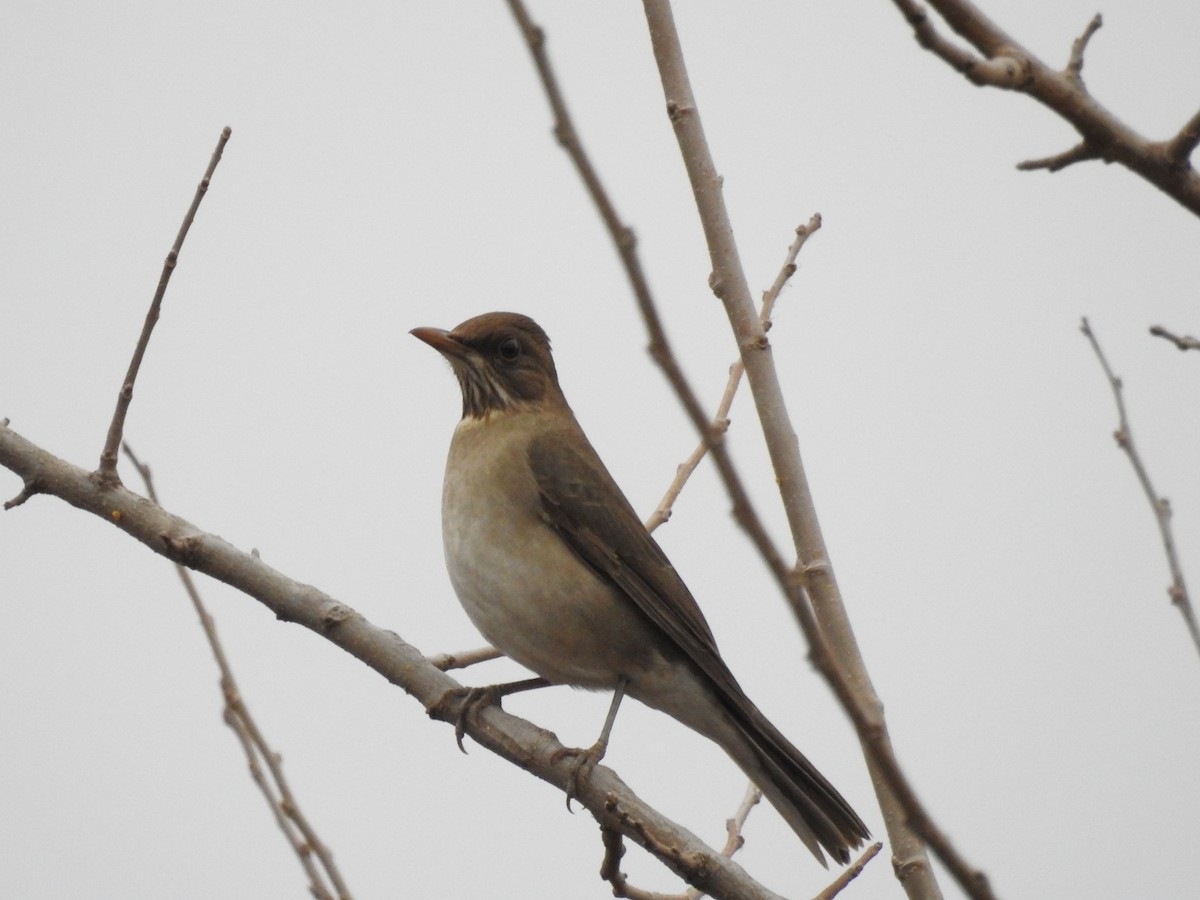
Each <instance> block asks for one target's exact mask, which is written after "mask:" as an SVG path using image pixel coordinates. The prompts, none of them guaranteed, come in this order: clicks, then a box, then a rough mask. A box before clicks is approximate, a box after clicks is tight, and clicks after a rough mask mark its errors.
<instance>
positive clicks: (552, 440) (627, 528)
mask: <svg viewBox="0 0 1200 900" xmlns="http://www.w3.org/2000/svg"><path fill="white" fill-rule="evenodd" d="M563 427H564V430H565V429H567V428H570V430H571V431H574V432H575V434H574V435H570V437H571V438H572V440H564V439H563V438H564V435H563V434H562V433H561V432H560V433H553V432H551V433H547V434H543V435H541V436H539V437H537V438H535V439H534V440H533V441H532V442H531V443H530V446H529V462H530V467H531V468H532V470H533V473H534V478H535V479H536V480H537V484H538V489H539V491H540V492H541V497H542V511H543V513H544V515H545V517H546V520H547V521H548V522H549V524H550V525H551V526H552V527H553V528H554V529H555V530H556V531H558V533H559V534H560V535H561V536H562V538H563V540H565V541H566V542H567V544H568V545H569V546H570V547H571V549H572V550H574V551H575V553H576V554H577V555H578V556H579V557H580V559H582V560H583V561H584V562H585V563H587V565H589V566H590V567H591V568H592V569H593V570H594V571H595V572H597V573H598V574H599V575H600V576H601V577H602V578H604V579H605V580H607V581H608V582H610V583H611V584H612V585H613V586H615V587H616V588H618V589H619V590H620V591H621V593H622V594H624V595H625V596H626V597H628V598H629V600H630V601H631V602H632V603H633V604H634V605H635V606H636V607H637V608H638V609H639V610H641V612H642V613H643V614H644V615H645V616H646V618H648V619H649V620H650V621H651V622H653V623H654V625H656V626H657V627H658V629H659V630H660V631H662V633H663V634H664V635H665V636H666V637H667V638H668V639H669V640H670V642H671V643H672V644H674V645H675V646H676V647H677V648H678V649H679V650H680V651H681V652H682V654H683V655H684V656H685V657H686V658H687V659H688V660H690V661H691V662H692V664H693V665H695V666H696V667H697V668H699V669H700V670H701V671H703V672H704V673H705V674H706V675H708V676H709V677H710V678H712V679H713V681H715V682H717V684H718V686H719V688H721V689H723V690H722V691H721V692H722V693H725V694H730V695H731V696H727V697H726V698H725V699H726V700H727V701H728V700H730V699H733V697H738V698H740V697H742V696H743V695H742V692H741V689H740V688H739V687H738V685H737V682H736V681H734V678H733V675H732V674H731V673H730V671H729V669H728V667H727V666H726V665H725V663H724V661H723V660H722V659H721V657H720V654H719V653H718V651H717V643H716V640H715V639H714V638H713V634H712V631H711V629H709V627H708V622H706V621H705V619H704V614H703V613H702V612H701V611H700V607H699V606H698V605H697V604H696V601H695V599H694V598H693V597H692V595H691V592H690V591H689V590H688V589H687V585H685V584H684V583H683V579H681V578H680V577H679V574H678V573H677V572H676V571H675V568H674V566H672V565H671V563H670V561H669V560H668V559H667V557H666V555H665V554H664V553H663V552H662V550H661V549H660V548H659V546H658V544H657V543H656V542H655V541H654V539H653V538H652V537H651V536H650V534H649V532H647V531H646V529H645V527H644V526H643V525H642V523H641V520H640V519H639V518H638V516H637V513H636V512H634V510H633V507H632V506H630V504H629V501H628V500H626V499H625V495H624V494H623V493H621V489H620V488H619V487H617V484H616V482H615V481H613V478H612V476H611V475H610V474H609V473H608V470H607V469H606V468H605V467H604V463H603V462H601V461H600V457H599V456H598V455H597V454H596V452H595V450H593V449H592V447H591V445H590V444H588V443H587V440H586V438H584V437H583V433H582V431H579V430H578V425H576V424H575V423H574V422H573V421H570V422H568V421H564V423H563ZM579 438H582V440H579Z"/></svg>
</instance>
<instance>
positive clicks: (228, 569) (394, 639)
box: [0, 427, 774, 898]
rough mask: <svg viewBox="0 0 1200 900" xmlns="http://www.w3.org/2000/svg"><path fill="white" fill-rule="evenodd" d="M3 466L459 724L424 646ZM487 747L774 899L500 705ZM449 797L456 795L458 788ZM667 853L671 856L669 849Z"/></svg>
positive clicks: (44, 477)
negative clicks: (579, 776) (581, 768)
mask: <svg viewBox="0 0 1200 900" xmlns="http://www.w3.org/2000/svg"><path fill="white" fill-rule="evenodd" d="M0 466H4V467H5V468H8V469H10V470H11V471H12V472H14V473H15V474H16V475H17V476H19V477H20V478H21V479H23V480H24V482H25V483H26V484H29V483H30V482H33V483H37V484H40V485H42V486H43V489H42V491H41V492H42V493H44V494H52V495H53V496H55V497H58V498H60V499H62V500H64V501H66V502H67V503H69V504H71V505H72V506H74V507H77V508H79V509H82V510H84V511H86V512H89V513H92V514H93V515H96V516H99V517H100V518H101V519H103V520H104V521H106V522H108V523H110V524H112V525H115V526H116V527H118V528H120V529H121V530H122V531H124V532H126V533H127V534H129V535H130V536H132V537H133V538H135V539H137V540H139V541H141V542H142V543H143V544H145V545H146V546H147V547H149V548H150V549H151V550H153V551H154V552H155V553H158V554H160V555H162V556H165V557H167V558H168V559H170V560H172V561H174V562H178V563H180V564H182V565H185V566H187V567H188V568H189V569H192V570H194V571H197V572H203V573H204V574H206V575H209V576H211V577H213V578H215V579H217V580H218V581H222V582H224V583H225V584H228V585H230V586H231V587H233V588H235V589H236V590H239V591H241V592H243V593H245V594H248V595H249V596H251V597H254V598H255V599H256V600H258V601H259V602H261V603H262V604H263V605H264V606H266V607H267V608H268V609H269V610H271V612H272V613H273V614H274V615H275V617H276V618H278V619H280V620H282V621H284V622H296V623H298V624H300V625H303V626H304V627H305V628H308V629H309V630H311V631H313V632H315V633H316V634H318V635H320V636H321V637H323V638H325V639H326V640H328V641H330V642H331V643H333V644H335V645H337V646H338V647H340V648H342V649H343V650H345V651H346V652H347V653H349V654H350V655H352V656H354V657H355V658H356V659H358V660H360V661H362V662H363V663H365V664H366V665H368V666H370V667H371V668H372V669H374V670H375V671H377V672H378V673H379V674H381V675H382V676H383V677H384V678H386V679H387V680H388V681H390V682H391V683H392V684H395V685H397V686H398V687H400V688H402V689H403V690H404V691H406V692H407V693H409V694H411V695H412V696H413V697H415V698H416V699H417V700H419V701H420V702H421V703H422V705H423V706H424V707H425V709H426V711H430V712H433V711H436V712H437V716H438V718H439V719H441V720H442V721H446V722H451V723H454V722H455V721H456V720H457V715H458V705H457V704H454V703H439V701H441V700H443V698H445V697H446V696H447V694H450V693H453V692H455V691H459V692H461V689H462V685H460V684H459V683H458V682H457V681H455V680H454V679H453V678H451V677H450V676H449V675H447V674H445V673H444V672H441V671H439V670H438V669H436V668H435V667H434V666H432V665H430V664H429V662H428V661H427V660H426V659H425V656H424V655H423V654H422V653H421V651H420V650H418V649H417V648H416V647H414V646H412V645H411V644H409V643H407V642H406V641H405V640H404V639H403V638H401V637H400V636H399V635H397V634H396V633H395V632H393V631H390V630H387V629H384V628H380V627H379V626H377V625H373V624H372V623H370V622H369V621H367V619H366V618H364V617H363V616H362V614H361V613H359V612H357V611H356V610H354V609H352V608H351V607H349V606H347V605H346V604H344V603H340V602H339V601H337V600H335V599H334V598H333V597H331V596H330V595H328V594H326V593H324V592H323V591H321V590H319V589H317V588H315V587H313V586H312V585H308V584H303V583H301V582H298V581H296V580H294V579H292V578H289V577H288V576H287V575H284V574H283V573H282V572H279V571H277V570H276V569H273V568H271V567H270V566H268V565H267V564H266V563H264V562H263V561H262V560H261V559H259V558H258V557H257V555H255V554H254V553H246V552H243V551H241V550H239V549H237V548H236V547H234V546H233V545H231V544H229V543H227V542H226V541H224V540H222V539H221V538H219V537H216V536H215V535H212V534H209V533H206V532H204V531H202V530H200V529H199V528H197V527H196V526H195V525H193V524H192V523H190V522H188V521H186V520H185V519H181V518H179V517H178V516H174V515H172V514H171V513H168V512H167V511H166V510H164V509H163V508H162V507H160V506H158V505H156V504H154V503H152V502H150V501H149V500H147V499H146V498H144V497H141V496H139V495H137V494H135V493H133V492H132V491H130V490H128V489H127V488H125V487H123V486H122V485H120V484H115V485H111V486H102V485H100V484H97V483H96V480H95V479H93V478H92V476H91V473H89V472H86V471H85V470H83V469H81V468H79V467H78V466H73V465H71V464H70V463H68V462H65V461H64V460H61V459H59V458H57V457H55V456H54V455H52V454H50V453H48V452H47V451H45V450H43V449H42V448H40V447H38V446H36V445H35V444H33V443H31V442H30V441H28V440H26V439H25V438H23V437H21V436H20V435H19V434H17V433H16V432H15V431H13V430H12V429H11V428H8V427H0ZM466 730H467V733H469V734H470V735H471V737H472V738H473V739H474V740H475V741H476V743H478V744H479V745H480V746H481V747H485V748H486V749H488V750H490V751H492V752H493V753H495V754H497V755H498V756H500V757H503V758H504V759H506V760H508V761H509V762H512V763H514V764H515V765H518V766H520V767H521V768H522V769H525V770H526V771H528V772H530V773H531V774H533V775H534V776H535V777H537V778H540V779H541V780H543V781H545V782H547V783H548V784H552V785H554V786H555V787H557V788H558V789H559V790H561V791H563V792H564V793H565V792H566V791H567V789H568V788H571V787H575V788H577V791H576V794H575V799H576V800H578V801H579V802H580V803H581V804H582V805H583V806H585V807H586V808H587V809H588V810H589V811H590V812H591V814H592V815H593V816H594V817H595V818H596V820H597V821H598V822H599V823H600V824H602V825H608V826H610V827H613V828H617V829H619V830H620V831H621V833H622V834H624V835H625V836H626V837H628V838H630V839H631V840H633V841H634V842H635V843H638V844H640V845H641V846H643V847H646V848H647V849H648V850H650V852H651V853H654V854H656V855H658V857H659V858H660V859H661V860H662V861H663V862H664V863H665V864H666V865H667V867H668V868H670V869H671V870H672V871H674V872H675V873H676V874H677V875H679V877H681V878H683V879H684V880H686V881H688V882H689V883H691V884H695V885H696V886H697V887H700V888H701V889H702V890H704V891H705V892H707V893H708V894H710V895H711V896H713V897H717V898H726V897H728V898H734V897H737V898H742V897H771V896H774V895H772V894H771V893H770V892H769V891H767V890H766V889H765V888H763V887H762V886H761V885H759V884H758V883H757V882H755V881H754V880H753V879H752V878H750V876H749V875H747V874H746V872H745V871H744V870H743V869H742V868H741V867H740V866H739V865H738V864H737V863H735V862H733V861H731V860H727V859H724V858H723V857H722V856H721V855H720V854H719V853H717V852H716V851H715V850H713V849H712V848H711V847H708V846H707V845H705V844H704V842H702V841H701V840H700V839H699V838H697V837H696V836H695V835H693V834H692V833H691V832H689V831H688V830H687V829H685V828H683V827H682V826H680V825H678V824H676V823H674V822H672V821H671V820H669V819H667V818H666V817H665V816H663V815H662V814H661V813H659V812H658V811H657V810H655V809H653V808H652V807H650V806H649V805H647V804H646V803H644V802H643V801H642V800H641V799H639V798H638V797H637V795H636V794H634V793H633V791H631V790H630V789H629V788H628V787H627V786H626V785H625V784H624V783H623V782H622V781H621V779H620V778H618V777H617V775H616V773H615V772H613V771H612V770H611V769H609V768H607V767H606V766H602V765H598V766H596V767H595V768H594V769H592V770H591V774H590V776H589V777H588V778H586V779H583V780H580V781H576V780H575V775H576V768H577V767H576V766H575V763H574V761H573V760H572V759H571V758H570V754H568V753H565V752H564V748H563V746H562V744H561V743H559V741H558V739H557V738H556V737H555V736H554V735H553V734H551V733H550V732H548V731H545V730H544V729H542V728H538V727H537V726H536V725H534V724H532V723H530V722H527V721H525V720H524V719H521V718H518V717H517V716H513V715H509V714H508V713H506V712H505V711H504V710H503V709H501V708H499V707H498V706H495V705H490V706H486V707H483V708H481V709H479V710H478V712H477V714H476V715H472V716H470V717H469V720H468V721H467V723H466ZM448 789H449V788H448ZM664 848H665V849H664Z"/></svg>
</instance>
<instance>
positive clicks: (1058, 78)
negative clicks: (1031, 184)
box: [892, 0, 1200, 215]
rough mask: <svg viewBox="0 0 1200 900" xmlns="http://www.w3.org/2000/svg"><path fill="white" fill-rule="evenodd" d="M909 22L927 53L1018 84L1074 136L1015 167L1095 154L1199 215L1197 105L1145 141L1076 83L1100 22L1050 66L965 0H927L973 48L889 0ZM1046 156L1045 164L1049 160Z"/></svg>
mask: <svg viewBox="0 0 1200 900" xmlns="http://www.w3.org/2000/svg"><path fill="white" fill-rule="evenodd" d="M892 2H893V3H894V4H895V6H896V8H897V9H898V10H900V13H901V15H903V16H904V19H905V21H907V22H908V23H909V25H910V26H912V29H913V35H914V37H915V38H916V40H917V43H918V44H920V46H922V47H924V48H925V49H926V50H929V51H930V52H932V53H934V54H935V55H936V56H938V57H939V58H940V59H942V60H943V61H945V62H946V63H947V64H948V65H949V66H951V67H952V68H953V69H954V70H955V71H957V72H960V73H961V74H962V75H964V76H965V77H966V78H967V79H968V80H970V81H971V82H972V83H973V84H976V85H980V86H990V87H999V88H1004V89H1008V90H1016V91H1020V92H1021V93H1023V94H1027V95H1029V96H1030V97H1032V98H1033V99H1035V100H1037V101H1038V102H1039V103H1041V104H1043V105H1044V106H1047V107H1049V108H1050V109H1051V110H1053V111H1054V112H1055V113H1056V114H1057V115H1059V116H1060V117H1061V118H1063V119H1065V120H1066V121H1067V122H1069V123H1070V124H1071V125H1072V126H1073V127H1074V128H1075V130H1076V131H1078V132H1079V135H1080V137H1081V138H1082V144H1081V146H1079V147H1075V148H1073V149H1071V150H1068V151H1065V152H1063V153H1058V154H1055V155H1053V156H1049V157H1045V158H1043V159H1039V160H1030V161H1026V162H1024V163H1022V164H1020V165H1019V166H1018V168H1019V169H1022V170H1026V171H1028V170H1032V169H1046V170H1047V171H1050V172H1056V171H1059V170H1060V169H1063V168H1065V167H1066V166H1067V165H1070V164H1071V163H1075V162H1082V161H1084V160H1090V159H1103V160H1104V161H1105V162H1115V163H1119V164H1120V165H1122V166H1125V167H1126V168H1127V169H1129V170H1130V171H1132V172H1134V173H1136V174H1137V175H1140V176H1141V177H1142V178H1144V179H1145V180H1146V181H1149V182H1150V183H1151V184H1153V185H1154V186H1155V187H1157V188H1158V189H1159V190H1161V191H1163V192H1164V193H1165V194H1167V195H1168V196H1170V197H1171V198H1173V199H1174V200H1175V201H1176V202H1177V203H1179V204H1180V205H1181V206H1183V207H1184V208H1186V209H1188V210H1191V212H1193V213H1196V214H1197V215H1200V174H1197V172H1196V171H1195V169H1193V168H1192V166H1191V165H1190V164H1189V162H1188V158H1189V157H1190V156H1191V154H1192V152H1193V151H1194V150H1195V149H1196V146H1197V145H1198V144H1200V113H1196V114H1195V115H1194V116H1192V118H1191V119H1190V120H1189V121H1188V122H1187V123H1186V124H1185V125H1184V126H1183V127H1182V128H1181V129H1180V131H1179V133H1178V134H1176V135H1175V136H1174V137H1172V138H1170V139H1168V140H1166V141H1151V140H1148V139H1147V138H1145V137H1143V136H1142V135H1140V134H1138V133H1137V132H1136V131H1134V130H1133V129H1132V128H1130V127H1129V126H1128V125H1126V124H1125V123H1124V122H1123V121H1122V120H1120V119H1119V118H1117V117H1116V116H1115V115H1114V114H1113V113H1112V112H1110V111H1109V110H1108V109H1106V108H1105V107H1104V106H1103V105H1102V104H1101V103H1100V102H1099V101H1098V100H1096V98H1095V97H1093V96H1092V95H1091V93H1090V92H1089V91H1088V90H1087V88H1086V87H1085V86H1084V84H1083V79H1082V77H1081V75H1080V73H1081V72H1082V70H1083V54H1084V50H1085V49H1086V47H1087V44H1088V42H1089V41H1090V40H1091V38H1092V36H1093V35H1094V34H1095V33H1096V31H1097V29H1099V28H1100V25H1101V19H1100V17H1099V16H1096V17H1094V18H1093V19H1092V20H1091V21H1090V22H1089V23H1088V25H1087V27H1086V28H1085V29H1084V31H1083V33H1082V34H1081V35H1080V36H1079V37H1078V38H1077V39H1076V40H1075V42H1074V44H1073V46H1072V49H1071V53H1070V57H1069V59H1068V62H1067V65H1066V67H1065V68H1064V69H1062V70H1056V69H1052V68H1051V67H1050V66H1048V65H1046V64H1045V63H1044V62H1042V60H1040V59H1039V58H1038V57H1037V56H1035V55H1034V54H1033V53H1031V52H1030V51H1029V50H1027V49H1026V48H1025V47H1024V46H1022V45H1021V44H1020V43H1019V42H1018V41H1016V40H1014V39H1013V38H1012V37H1011V36H1009V35H1008V34H1006V33H1005V32H1004V30H1003V29H1001V28H1000V26H998V25H997V24H996V23H995V22H993V21H991V20H990V19H989V18H988V17H987V16H985V15H984V14H983V13H982V12H981V11H980V10H979V9H978V8H977V7H976V6H975V5H974V4H973V3H971V2H970V0H927V2H928V3H929V5H930V6H931V7H933V9H935V10H936V11H937V13H938V15H939V16H940V17H941V19H942V21H943V22H945V24H946V25H948V26H949V27H950V29H951V30H952V31H954V32H955V34H957V35H958V36H959V37H961V38H962V39H963V40H965V41H966V42H967V43H968V44H970V45H971V46H972V47H973V48H974V52H972V51H971V50H967V49H965V48H963V47H961V46H960V45H958V44H956V43H954V42H952V41H949V40H947V39H945V38H943V37H942V36H941V35H940V34H939V33H938V30H937V27H936V25H935V24H934V22H933V21H932V19H931V18H930V15H929V12H928V11H927V10H926V8H925V7H924V6H922V5H921V4H920V3H918V2H917V0H892ZM1052 163H1053V164H1052Z"/></svg>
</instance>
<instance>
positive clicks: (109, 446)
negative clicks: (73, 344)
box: [97, 126, 233, 484]
mask: <svg viewBox="0 0 1200 900" xmlns="http://www.w3.org/2000/svg"><path fill="white" fill-rule="evenodd" d="M231 134H233V132H232V131H230V129H229V127H228V126H226V127H225V128H223V129H222V130H221V137H220V138H219V139H218V140H217V148H216V149H215V150H214V151H213V155H212V158H211V159H209V161H208V168H207V169H206V170H205V172H204V177H203V178H201V179H200V183H199V184H198V185H196V193H195V195H194V196H193V197H192V205H191V206H189V207H188V211H187V213H186V214H185V215H184V217H183V224H182V225H180V226H179V233H178V234H177V235H175V243H174V244H172V245H171V250H170V252H169V253H168V254H167V258H166V259H165V260H164V261H163V267H162V274H161V275H159V276H158V287H157V289H156V290H155V291H154V298H153V299H152V300H151V301H150V309H149V310H148V311H147V312H146V321H145V322H144V323H143V325H142V333H141V336H140V337H138V342H137V345H136V346H135V347H134V348H133V358H132V359H131V360H129V369H128V371H127V372H126V373H125V380H124V381H122V382H121V390H120V391H119V392H118V393H117V408H116V409H115V410H114V411H113V417H112V422H111V423H109V426H108V437H107V438H106V439H105V441H104V449H103V450H101V451H100V468H99V470H98V473H97V474H98V475H99V477H100V479H101V480H102V481H105V482H108V483H112V484H120V481H121V480H120V478H119V477H118V476H117V450H118V448H119V447H120V446H121V435H122V434H123V433H124V431H125V415H126V414H127V413H128V412H129V404H130V401H132V400H133V384H134V382H135V381H137V376H138V370H140V369H141V367H142V357H144V356H145V355H146V348H147V347H148V346H149V345H150V335H151V334H152V333H153V332H154V325H155V323H157V322H158V313H159V310H160V309H162V301H163V295H164V294H165V293H166V292H167V283H168V282H169V281H170V280H171V273H172V272H174V271H175V264H176V262H177V261H178V260H179V251H180V250H182V249H183V240H184V238H186V237H187V233H188V230H189V229H190V228H191V227H192V222H193V220H194V219H195V218H196V211H197V210H198V209H199V208H200V201H201V200H203V199H204V195H205V194H206V193H207V192H208V183H209V181H210V180H211V179H212V176H213V172H215V171H216V169H217V163H219V162H220V161H221V154H222V153H224V152H225V145H226V144H227V143H228V142H229V137H230V135H231Z"/></svg>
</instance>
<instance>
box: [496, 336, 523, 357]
mask: <svg viewBox="0 0 1200 900" xmlns="http://www.w3.org/2000/svg"><path fill="white" fill-rule="evenodd" d="M497 349H498V350H499V351H500V358H501V359H503V360H505V361H506V362H512V361H513V360H514V359H516V358H517V357H518V356H520V355H521V343H520V341H518V340H517V339H516V338H511V337H510V338H505V339H504V340H502V341H501V342H500V346H499V347H498V348H497Z"/></svg>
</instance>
